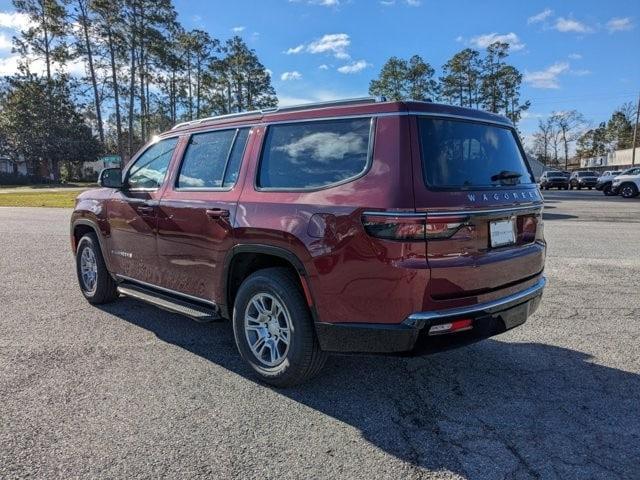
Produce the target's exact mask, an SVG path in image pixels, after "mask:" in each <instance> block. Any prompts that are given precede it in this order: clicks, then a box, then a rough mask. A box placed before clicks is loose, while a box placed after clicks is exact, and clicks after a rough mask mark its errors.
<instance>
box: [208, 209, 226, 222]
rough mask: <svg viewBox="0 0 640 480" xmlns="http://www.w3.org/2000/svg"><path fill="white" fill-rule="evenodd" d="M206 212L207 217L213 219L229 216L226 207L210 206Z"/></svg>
mask: <svg viewBox="0 0 640 480" xmlns="http://www.w3.org/2000/svg"><path fill="white" fill-rule="evenodd" d="M205 213H206V214H207V217H209V218H213V219H218V218H229V210H225V209H224V208H208V209H207V210H206V212H205Z"/></svg>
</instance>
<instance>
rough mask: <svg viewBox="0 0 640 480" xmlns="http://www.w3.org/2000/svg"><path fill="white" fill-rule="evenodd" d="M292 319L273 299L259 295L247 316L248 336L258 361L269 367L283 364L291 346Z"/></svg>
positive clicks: (271, 296) (246, 331) (246, 332)
mask: <svg viewBox="0 0 640 480" xmlns="http://www.w3.org/2000/svg"><path fill="white" fill-rule="evenodd" d="M291 331H292V328H291V318H290V316H289V312H288V311H287V309H286V308H285V307H284V305H283V304H282V303H281V302H280V301H279V300H278V299H277V298H276V297H274V296H273V295H270V294H268V293H258V294H256V295H254V296H253V298H251V300H250V301H249V303H248V305H247V308H246V310H245V313H244V333H245V336H246V339H247V343H248V344H249V348H250V349H251V352H252V353H253V355H254V357H255V358H256V359H257V360H258V361H260V363H262V364H263V365H265V366H267V367H275V366H277V365H279V364H280V363H282V362H283V361H284V359H285V358H286V356H287V353H288V351H289V345H290V343H291Z"/></svg>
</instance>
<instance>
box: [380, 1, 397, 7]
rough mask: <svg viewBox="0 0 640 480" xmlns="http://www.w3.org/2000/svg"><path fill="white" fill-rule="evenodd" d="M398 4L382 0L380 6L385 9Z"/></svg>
mask: <svg viewBox="0 0 640 480" xmlns="http://www.w3.org/2000/svg"><path fill="white" fill-rule="evenodd" d="M395 4H396V0H380V5H382V6H383V7H391V6H392V5H395Z"/></svg>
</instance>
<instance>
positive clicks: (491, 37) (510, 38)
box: [471, 32, 525, 52]
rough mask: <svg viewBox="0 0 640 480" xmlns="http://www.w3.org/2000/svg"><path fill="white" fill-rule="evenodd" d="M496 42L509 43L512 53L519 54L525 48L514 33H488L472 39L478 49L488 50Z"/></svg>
mask: <svg viewBox="0 0 640 480" xmlns="http://www.w3.org/2000/svg"><path fill="white" fill-rule="evenodd" d="M494 42H504V43H508V44H509V47H510V48H511V50H512V51H514V52H517V51H518V50H522V49H523V48H524V47H525V44H524V43H522V41H521V40H520V38H519V37H518V35H516V34H515V33H513V32H510V33H505V34H499V33H495V32H493V33H486V34H484V35H478V36H477V37H473V38H472V39H471V44H472V45H474V46H476V47H478V48H487V47H488V46H489V45H491V44H492V43H494Z"/></svg>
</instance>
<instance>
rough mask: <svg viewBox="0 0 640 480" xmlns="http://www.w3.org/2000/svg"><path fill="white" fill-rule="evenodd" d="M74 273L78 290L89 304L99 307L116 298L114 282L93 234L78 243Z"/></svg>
mask: <svg viewBox="0 0 640 480" xmlns="http://www.w3.org/2000/svg"><path fill="white" fill-rule="evenodd" d="M76 272H77V274H78V283H79V284H80V290H81V291H82V294H83V295H84V297H85V298H86V299H87V300H88V301H89V303H92V304H94V305H99V304H102V303H109V302H112V301H114V300H115V299H116V298H118V290H117V285H116V282H115V281H114V280H113V277H112V276H111V274H110V273H109V271H108V270H107V266H106V265H105V263H104V257H103V256H102V251H101V250H100V244H99V243H98V238H97V237H96V235H95V234H93V233H88V234H87V235H85V236H83V237H82V238H81V239H80V241H79V242H78V249H77V250H76Z"/></svg>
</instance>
